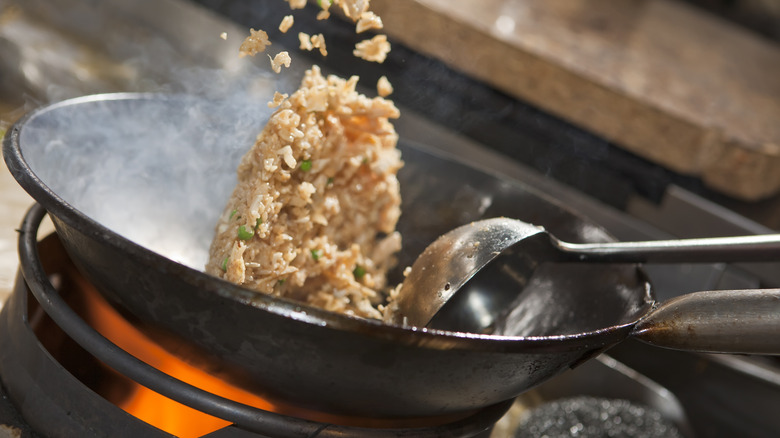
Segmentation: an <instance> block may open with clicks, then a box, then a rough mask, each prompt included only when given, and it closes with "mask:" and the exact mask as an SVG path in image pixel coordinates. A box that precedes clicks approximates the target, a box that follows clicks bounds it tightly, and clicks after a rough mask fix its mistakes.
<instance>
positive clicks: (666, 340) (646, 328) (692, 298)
mask: <svg viewBox="0 0 780 438" xmlns="http://www.w3.org/2000/svg"><path fill="white" fill-rule="evenodd" d="M631 335H632V336H634V337H636V338H638V339H640V340H641V341H644V342H647V343H648V344H652V345H656V346H659V347H664V348H671V349H675V350H688V351H701V352H709V353H747V354H766V355H780V289H747V290H722V291H706V292H695V293H691V294H687V295H682V296H679V297H676V298H672V299H670V300H668V301H666V302H664V303H662V304H661V305H660V306H658V307H656V308H655V309H654V310H652V311H651V312H650V313H649V314H648V315H647V316H646V317H644V318H643V319H642V320H640V321H639V322H638V323H637V324H636V326H635V327H634V329H633V331H632V333H631Z"/></svg>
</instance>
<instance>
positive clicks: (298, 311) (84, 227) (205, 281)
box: [3, 92, 656, 353]
mask: <svg viewBox="0 0 780 438" xmlns="http://www.w3.org/2000/svg"><path fill="white" fill-rule="evenodd" d="M177 96H179V97H182V96H184V97H197V98H200V96H195V95H191V94H173V93H135V92H122V93H103V94H92V95H87V96H81V97H76V98H71V99H66V100H62V101H59V102H55V103H51V104H48V105H44V106H41V107H38V108H35V109H33V110H31V111H29V112H28V113H27V114H25V115H24V116H23V117H21V118H20V119H19V120H17V121H16V122H15V123H14V124H13V125H12V126H11V128H9V129H8V131H7V132H6V135H5V137H4V139H3V158H4V160H5V162H6V165H7V167H8V169H9V170H10V173H11V174H12V175H13V177H14V179H16V181H17V183H19V185H20V186H21V187H22V188H23V189H24V190H25V191H26V192H27V193H28V194H29V195H30V196H32V198H33V199H34V200H35V201H37V202H38V203H40V204H41V205H42V206H43V207H44V208H45V209H46V211H47V213H48V214H49V215H50V216H51V218H52V220H53V221H54V222H55V224H56V222H57V221H58V220H59V221H62V222H63V223H64V224H66V225H67V226H69V227H72V228H73V229H75V230H77V231H78V232H80V233H82V234H84V235H86V236H88V237H89V238H91V239H95V240H97V241H99V242H101V243H102V244H104V245H108V246H110V247H112V248H113V249H114V250H117V251H120V252H123V253H126V254H127V255H128V256H129V257H133V258H135V259H136V260H138V261H140V262H141V263H143V264H144V265H145V266H147V267H149V269H163V270H164V271H165V272H168V273H169V274H170V275H177V276H178V277H179V278H180V279H181V280H182V281H184V282H185V283H187V284H188V285H189V286H191V287H197V288H199V289H201V290H203V291H204V292H207V293H215V294H217V295H218V296H221V297H223V298H226V299H231V300H235V301H238V302H239V303H241V304H244V305H249V306H252V307H254V308H256V309H258V310H261V311H266V312H269V313H271V314H274V315H276V316H279V317H283V318H289V319H292V320H295V321H298V322H301V323H304V324H309V325H312V326H319V327H320V328H322V329H330V330H337V331H351V332H359V333H361V334H363V335H368V336H371V337H376V338H381V339H384V340H386V341H392V342H397V343H400V344H405V345H415V346H420V347H425V348H430V349H464V350H474V351H495V352H518V353H520V352H522V353H543V352H552V351H557V352H560V351H573V350H586V349H593V350H597V349H603V348H605V347H609V346H612V345H615V344H617V343H619V342H620V341H622V340H624V339H625V338H627V337H628V336H629V335H630V332H631V329H632V328H633V327H634V326H635V325H636V323H637V322H638V321H639V320H641V319H642V318H643V317H644V316H645V315H646V314H647V313H648V312H649V311H650V310H651V309H652V308H653V307H654V305H655V304H656V300H655V298H654V296H653V293H652V287H651V284H650V282H649V280H648V279H647V276H646V274H645V273H644V271H643V270H642V269H640V268H639V267H637V268H636V269H637V274H638V275H639V276H640V280H641V282H642V283H643V285H644V292H645V303H644V305H643V310H642V311H640V312H638V314H637V316H636V317H635V319H634V320H633V321H631V322H627V323H624V324H617V325H612V326H608V327H603V328H600V329H597V330H592V331H588V332H582V333H576V334H566V335H547V336H505V335H492V334H479V333H468V332H458V331H449V330H440V329H430V328H421V327H415V326H398V325H391V324H387V323H384V322H383V321H380V320H372V319H366V318H361V317H357V316H351V315H342V314H337V313H334V312H330V311H327V310H324V309H320V308H317V307H313V306H310V305H307V304H305V303H301V302H297V301H292V300H288V299H285V298H281V297H275V296H271V295H267V294H263V293H261V292H258V291H254V290H251V289H248V288H244V287H241V286H239V285H236V284H233V283H230V282H228V281H226V280H223V279H220V278H218V277H214V276H211V275H209V274H207V273H205V272H203V271H199V270H197V269H194V268H191V267H189V266H186V265H184V264H181V263H179V262H176V261H174V260H172V259H170V258H168V257H166V256H163V255H162V254H159V253H157V252H154V251H152V250H150V249H147V248H146V247H144V246H142V245H140V244H138V243H135V242H134V241H132V240H130V239H128V238H126V237H124V236H122V235H120V234H119V233H117V232H115V231H113V230H111V229H110V228H108V227H106V226H104V225H102V224H101V223H99V222H97V221H95V220H93V219H92V218H90V217H89V216H87V215H86V214H84V213H82V212H81V211H79V210H78V209H76V208H75V207H73V206H72V205H70V204H69V203H68V202H67V201H65V200H64V199H63V198H61V197H60V196H59V195H57V194H56V193H55V192H54V191H53V190H52V189H50V188H49V187H48V186H47V185H46V184H45V183H44V182H43V181H42V180H41V179H40V178H39V177H38V175H36V174H35V173H34V172H33V171H32V169H31V168H30V166H29V165H28V163H27V161H26V160H25V158H24V155H23V153H22V147H21V144H20V137H21V134H22V131H23V129H24V128H25V126H26V125H27V124H28V123H30V122H31V121H32V120H34V119H35V118H36V117H38V116H41V115H43V114H45V113H47V112H49V111H53V110H56V109H58V108H61V107H65V106H74V105H81V104H89V103H93V102H106V101H121V100H143V99H149V100H151V99H160V98H164V99H172V98H175V97H177ZM204 99H205V97H204ZM413 144H414V146H415V147H418V148H420V149H422V150H424V151H426V152H429V153H434V154H436V155H440V156H445V157H446V158H447V159H450V160H453V161H456V162H462V161H461V160H460V159H458V158H457V157H453V156H449V155H446V154H444V153H442V152H440V151H431V150H430V149H429V148H427V147H425V146H424V145H419V144H417V143H413ZM469 165H470V166H472V167H474V166H473V164H469ZM534 194H535V195H537V196H542V197H544V198H545V200H546V201H550V202H553V203H556V204H558V203H557V202H555V200H554V199H551V198H549V197H548V196H545V195H544V194H543V193H539V192H535V193H534ZM564 209H565V210H566V211H567V212H569V213H570V214H572V215H574V216H576V217H577V218H579V219H580V220H585V221H587V219H586V218H584V217H583V216H581V215H579V214H577V213H576V212H572V211H571V210H569V209H568V208H565V207H564Z"/></svg>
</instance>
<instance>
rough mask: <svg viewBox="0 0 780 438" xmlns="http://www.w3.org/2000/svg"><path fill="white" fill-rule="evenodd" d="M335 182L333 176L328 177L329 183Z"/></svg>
mask: <svg viewBox="0 0 780 438" xmlns="http://www.w3.org/2000/svg"><path fill="white" fill-rule="evenodd" d="M331 184H333V177H330V178H328V185H331Z"/></svg>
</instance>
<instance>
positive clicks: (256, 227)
mask: <svg viewBox="0 0 780 438" xmlns="http://www.w3.org/2000/svg"><path fill="white" fill-rule="evenodd" d="M262 223H263V220H262V219H260V218H257V220H255V228H254V230H255V232H257V229H258V228H260V224H262Z"/></svg>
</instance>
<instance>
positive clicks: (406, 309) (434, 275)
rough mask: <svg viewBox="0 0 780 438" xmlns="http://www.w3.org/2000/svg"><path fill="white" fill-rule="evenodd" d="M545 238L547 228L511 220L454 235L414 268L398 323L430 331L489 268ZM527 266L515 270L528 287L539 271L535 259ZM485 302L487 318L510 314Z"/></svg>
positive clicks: (518, 263)
mask: <svg viewBox="0 0 780 438" xmlns="http://www.w3.org/2000/svg"><path fill="white" fill-rule="evenodd" d="M544 233H545V231H544V229H543V228H541V227H538V226H533V225H530V224H526V223H524V222H521V221H517V220H512V219H506V218H490V219H484V220H480V221H477V222H472V223H470V224H467V225H462V226H460V227H458V228H456V229H454V230H452V231H448V232H447V233H445V234H443V235H442V236H440V237H439V238H437V239H436V240H435V241H434V242H433V243H431V244H430V245H428V247H427V248H425V251H423V252H422V253H421V254H420V255H419V257H417V259H416V260H415V261H414V264H412V268H411V271H410V272H409V274H408V275H407V276H406V278H405V279H404V282H403V286H402V287H401V290H400V291H399V293H398V297H397V298H396V300H395V304H394V311H393V312H392V314H391V317H392V322H394V323H395V324H401V325H410V326H416V327H426V326H428V323H430V321H431V320H432V319H433V317H434V316H436V314H437V313H439V311H440V310H441V308H442V307H443V306H444V305H445V304H447V302H449V301H450V299H451V298H452V297H453V296H454V295H455V294H456V293H457V292H458V291H460V289H461V287H463V285H465V284H466V282H468V281H469V280H471V278H472V277H473V276H474V275H476V274H477V273H478V272H479V271H480V270H482V269H483V268H484V267H485V266H486V265H487V264H488V263H490V262H491V261H493V260H494V259H495V258H496V257H499V256H500V255H501V254H503V253H504V252H505V251H506V250H507V249H509V248H511V247H514V246H515V245H517V244H518V242H524V241H526V239H529V238H532V237H534V236H537V235H539V234H544ZM524 261H525V260H524V259H518V260H513V262H514V263H512V266H511V269H512V271H513V272H514V273H516V277H517V278H519V279H522V282H523V284H525V283H527V281H528V279H530V277H531V274H532V271H533V269H534V268H536V266H537V265H536V263H535V260H534V258H533V257H531V259H530V260H528V263H523V262H524ZM513 286H515V285H513ZM519 292H520V291H519V290H518V291H517V293H519ZM481 301H482V302H483V303H486V304H487V306H486V308H485V309H483V311H484V312H487V313H494V314H497V313H500V312H502V311H504V310H505V303H501V302H498V301H497V300H492V299H490V297H484V299H483V300H481ZM464 304H468V303H464Z"/></svg>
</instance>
